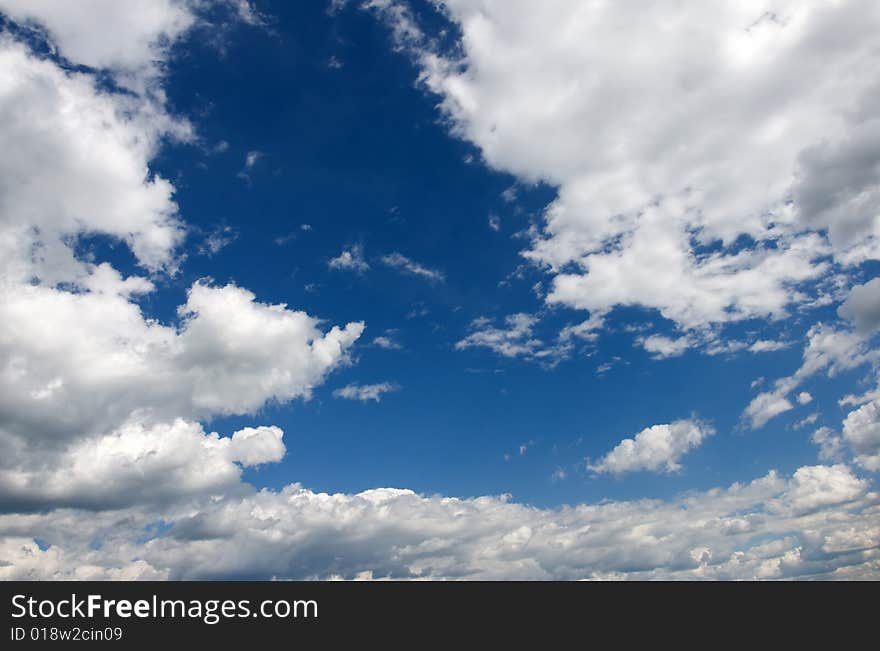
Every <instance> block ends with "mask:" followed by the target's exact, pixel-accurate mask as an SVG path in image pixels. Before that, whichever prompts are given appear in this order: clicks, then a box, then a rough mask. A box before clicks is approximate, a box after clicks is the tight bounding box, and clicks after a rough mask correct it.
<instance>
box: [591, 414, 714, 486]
mask: <svg viewBox="0 0 880 651" xmlns="http://www.w3.org/2000/svg"><path fill="white" fill-rule="evenodd" d="M714 433H715V432H714V430H713V429H712V428H711V427H709V426H708V425H706V424H705V423H701V422H699V421H695V420H677V421H675V422H672V423H669V424H666V425H653V426H651V427H646V428H645V429H643V430H642V431H641V432H639V433H638V434H636V435H635V437H633V438H631V439H623V440H622V441H621V442H620V443H618V444H617V446H615V447H614V449H613V450H611V451H610V452H608V454H606V455H605V456H604V457H602V458H601V459H599V461H598V462H596V463H590V464H587V468H588V469H589V470H591V471H592V472H594V473H596V474H602V473H610V474H612V475H622V474H624V473H627V472H635V471H640V470H644V471H650V472H665V473H673V472H678V471H679V470H681V468H682V466H681V464H680V463H679V462H680V461H681V458H682V457H683V456H684V455H685V454H687V453H688V452H690V451H691V450H693V449H694V448H697V447H699V446H700V445H701V444H702V443H703V441H704V440H705V439H706V438H707V437H709V436H712V434H714Z"/></svg>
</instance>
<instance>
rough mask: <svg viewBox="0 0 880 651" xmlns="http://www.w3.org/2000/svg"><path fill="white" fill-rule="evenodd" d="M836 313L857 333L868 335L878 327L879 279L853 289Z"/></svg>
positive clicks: (879, 317)
mask: <svg viewBox="0 0 880 651" xmlns="http://www.w3.org/2000/svg"><path fill="white" fill-rule="evenodd" d="M838 313H839V314H840V316H842V317H843V318H845V319H849V320H850V321H852V322H853V324H854V325H855V328H856V331H857V332H859V333H862V334H870V333H871V332H873V331H874V330H876V329H877V328H878V327H880V278H874V279H873V280H872V281H870V282H867V283H865V284H864V285H856V286H855V287H853V288H852V290H850V293H849V296H847V298H846V301H844V303H843V305H841V306H840V308H839V309H838Z"/></svg>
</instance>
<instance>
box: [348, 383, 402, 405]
mask: <svg viewBox="0 0 880 651" xmlns="http://www.w3.org/2000/svg"><path fill="white" fill-rule="evenodd" d="M398 389H400V387H399V386H398V385H396V384H393V383H391V382H379V383H377V384H349V385H346V386H344V387H342V388H341V389H336V390H335V391H334V392H333V396H334V397H336V398H344V399H345V400H359V401H360V402H368V401H370V400H373V401H374V402H379V401H380V400H381V399H382V394H385V393H389V392H391V391H397V390H398Z"/></svg>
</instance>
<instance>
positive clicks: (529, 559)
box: [0, 465, 880, 579]
mask: <svg viewBox="0 0 880 651" xmlns="http://www.w3.org/2000/svg"><path fill="white" fill-rule="evenodd" d="M878 499H880V498H878V495H877V494H876V493H872V492H870V491H869V490H868V484H867V482H866V481H865V480H863V479H859V478H858V477H856V476H855V475H854V474H853V473H852V471H851V470H850V469H849V468H847V467H846V466H844V465H834V466H807V467H803V468H800V469H798V470H797V471H796V472H795V473H794V475H793V476H792V477H790V478H785V477H783V476H781V475H779V474H778V473H776V472H770V473H768V474H767V475H766V476H764V477H761V478H759V479H755V480H754V481H751V482H749V483H745V484H734V485H732V486H729V487H727V488H716V489H711V490H709V491H706V492H691V493H687V494H685V495H682V496H680V497H677V498H675V499H672V500H669V501H661V500H633V501H603V502H601V503H598V504H582V505H578V506H567V507H561V508H557V509H540V508H534V507H529V506H525V505H522V504H517V503H515V502H512V501H510V500H509V499H508V498H507V497H504V496H502V497H491V496H484V497H476V498H470V499H460V498H453V497H444V496H431V497H426V496H421V495H418V494H416V493H414V492H412V491H409V490H399V489H392V488H380V489H374V490H369V491H365V492H362V493H358V494H326V493H316V492H313V491H310V490H308V489H306V488H303V487H302V486H300V485H297V484H292V485H290V486H287V487H286V488H284V489H283V490H281V491H278V492H274V491H268V490H264V491H260V492H259V493H252V494H249V495H243V496H238V497H235V498H230V499H224V500H219V501H216V500H215V501H208V500H206V501H203V502H200V505H201V506H200V507H199V508H196V509H192V508H188V509H184V508H181V509H179V510H177V511H175V512H172V513H168V514H166V518H167V519H166V523H167V524H168V525H170V529H168V528H167V527H165V529H167V531H163V532H161V533H160V532H157V531H155V529H154V528H153V526H154V524H153V523H155V520H154V518H155V514H154V513H152V512H150V511H134V510H129V511H123V512H119V511H111V512H105V513H96V514H91V515H88V514H84V513H82V512H80V511H75V510H58V511H55V512H52V513H49V514H31V515H6V516H0V540H2V541H3V542H2V544H0V560H3V561H5V562H4V563H0V578H3V579H11V578H86V577H96V578H97V577H100V578H121V577H134V578H172V579H197V578H200V579H211V578H218V577H224V578H229V577H238V578H251V579H268V578H279V579H284V578H331V577H343V578H354V577H356V576H371V577H374V578H383V577H391V578H397V579H415V578H446V579H502V578H505V579H511V578H513V579H590V578H593V579H610V578H621V579H624V578H633V579H684V578H691V579H701V578H702V579H708V578H722V579H760V578H763V579H767V578H798V577H801V578H807V577H809V578H849V577H853V576H856V577H862V578H870V577H875V578H876V577H877V576H878V570H880V539H878V536H877V532H878V521H880V502H878ZM74 523H76V526H73V524H74ZM34 536H35V537H38V538H39V539H40V540H41V541H42V547H38V546H37V545H36V543H35V542H34V540H33V537H34ZM145 539H146V540H145ZM47 545H48V546H47Z"/></svg>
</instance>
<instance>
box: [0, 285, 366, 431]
mask: <svg viewBox="0 0 880 651" xmlns="http://www.w3.org/2000/svg"><path fill="white" fill-rule="evenodd" d="M2 298H3V300H2V305H0V320H2V321H3V323H4V328H3V330H2V332H0V351H2V355H3V357H4V358H5V359H8V360H10V363H9V364H7V365H5V366H4V367H3V369H0V387H2V391H0V394H2V395H0V405H2V413H3V417H2V420H0V428H2V430H4V431H6V432H9V433H13V434H15V435H16V436H21V437H27V438H29V439H34V438H41V437H42V438H46V437H48V438H59V437H69V436H79V435H82V434H85V433H89V432H93V431H97V430H104V431H107V430H109V429H113V428H114V427H116V426H118V425H119V424H120V423H122V422H124V421H125V420H127V419H128V418H129V416H131V415H132V414H133V413H135V412H137V413H139V414H140V416H141V417H142V418H148V419H151V420H154V421H155V420H162V419H168V418H175V417H178V416H181V417H185V418H200V417H207V416H211V415H216V414H243V413H251V412H253V411H255V410H256V409H258V408H259V407H260V406H261V405H262V404H264V403H265V402H266V401H268V400H276V401H280V402H286V401H288V400H292V399H294V398H308V397H309V396H310V395H311V391H312V388H313V387H314V386H315V385H316V384H319V383H320V382H322V380H323V378H324V377H325V375H326V374H327V373H328V372H329V371H330V370H332V369H333V368H334V367H336V366H337V365H339V364H340V363H344V362H345V361H346V359H347V357H346V352H347V350H348V348H349V347H350V346H351V344H352V343H353V342H354V341H355V340H356V339H357V338H358V337H359V336H360V334H361V332H362V331H363V324H362V323H350V324H348V325H347V326H346V327H345V328H339V327H333V328H331V329H330V330H329V331H328V332H326V333H324V332H322V331H321V330H319V329H318V327H317V326H318V321H317V320H316V319H314V318H313V317H310V316H309V315H307V314H305V313H304V312H296V311H292V310H288V309H286V306H284V305H266V304H262V303H258V302H256V301H255V297H254V295H253V294H252V293H251V292H248V291H247V290H245V289H242V288H240V287H236V286H233V285H227V286H225V287H211V286H208V285H206V284H202V283H197V284H195V285H193V287H192V288H191V289H190V290H189V293H188V297H187V302H186V303H185V304H184V305H182V306H180V308H179V313H180V316H181V323H180V326H179V327H177V328H175V327H173V326H166V325H162V324H159V323H157V322H155V321H152V320H150V319H147V318H145V317H144V315H143V314H142V313H141V311H140V308H139V307H138V306H137V305H136V304H135V303H132V302H130V301H129V300H128V299H127V298H126V297H124V296H121V295H119V294H118V293H116V294H108V293H103V294H101V293H95V292H86V293H72V292H67V291H63V290H58V289H51V288H48V287H44V286H41V285H36V286H31V285H24V286H16V287H14V288H12V289H7V290H3V291H2ZM60 333H64V336H63V337H61V336H59V334H60Z"/></svg>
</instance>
